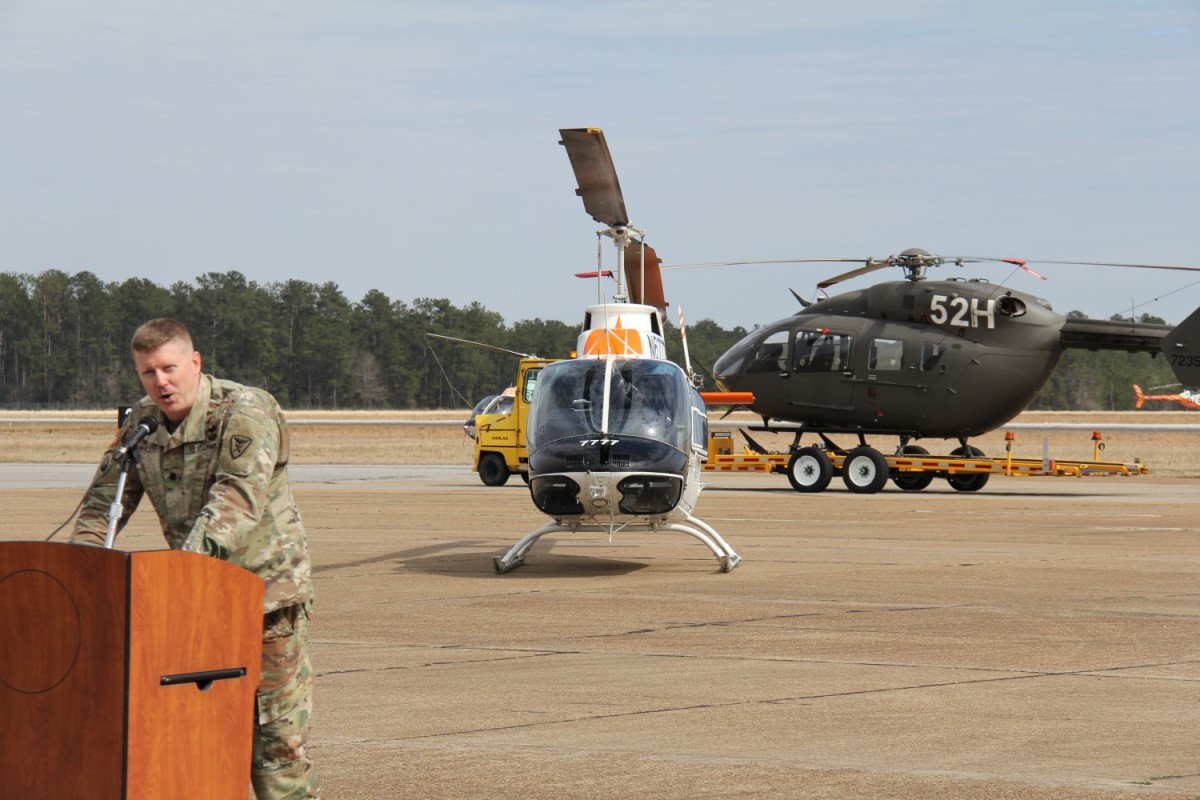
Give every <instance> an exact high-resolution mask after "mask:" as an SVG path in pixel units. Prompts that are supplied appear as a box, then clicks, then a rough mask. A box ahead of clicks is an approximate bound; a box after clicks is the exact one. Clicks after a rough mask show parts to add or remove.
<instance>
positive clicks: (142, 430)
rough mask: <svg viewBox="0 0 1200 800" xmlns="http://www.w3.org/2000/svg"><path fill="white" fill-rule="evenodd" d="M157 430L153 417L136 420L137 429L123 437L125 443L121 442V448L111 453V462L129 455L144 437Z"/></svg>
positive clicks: (156, 421)
mask: <svg viewBox="0 0 1200 800" xmlns="http://www.w3.org/2000/svg"><path fill="white" fill-rule="evenodd" d="M156 430H158V420H156V419H155V418H154V417H142V418H141V419H140V420H138V424H137V427H136V428H134V429H133V433H131V434H129V435H128V436H126V437H125V441H123V442H121V446H120V447H118V448H117V450H116V452H115V453H113V460H114V461H120V460H121V459H123V458H125V457H126V456H128V455H129V451H130V450H132V449H133V448H135V447H137V443H138V442H140V441H141V440H142V439H144V438H145V437H147V436H149V435H150V434H152V433H154V432H155V431H156Z"/></svg>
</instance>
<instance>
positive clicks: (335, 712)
mask: <svg viewBox="0 0 1200 800" xmlns="http://www.w3.org/2000/svg"><path fill="white" fill-rule="evenodd" d="M50 469H53V470H59V471H60V472H58V473H52V474H51V476H50V477H48V478H46V479H45V481H51V484H50V488H44V487H45V484H44V482H43V484H39V483H38V482H37V481H33V480H32V479H31V474H30V470H29V469H28V468H27V467H26V468H25V469H24V470H23V471H24V475H23V476H21V475H18V476H14V475H13V474H12V473H14V472H17V473H20V472H22V466H21V465H15V466H14V465H4V466H0V539H2V540H12V539H33V538H36V539H41V538H45V535H46V534H48V533H49V532H50V530H51V529H52V528H53V527H54V526H55V525H56V524H57V523H58V522H60V521H62V520H63V519H65V518H66V517H67V516H68V515H69V514H70V511H71V507H72V506H73V505H74V504H75V502H76V501H77V499H78V496H79V492H80V490H81V488H82V483H76V484H75V486H74V487H73V488H53V487H54V486H57V485H59V484H54V483H53V481H52V478H53V475H54V474H60V475H61V474H62V473H61V470H63V469H64V468H63V467H61V466H56V467H51V468H50ZM79 469H80V470H81V473H82V475H83V477H82V479H81V480H82V482H84V483H85V482H86V481H87V479H88V477H89V476H90V472H91V468H90V467H87V468H86V469H85V468H82V467H81V468H79ZM310 469H311V470H312V472H311V473H308V474H304V470H302V469H301V468H299V467H297V468H295V471H294V475H295V478H296V484H297V485H296V494H297V497H298V500H299V503H300V506H301V509H302V511H303V513H304V516H305V522H306V525H307V527H308V531H309V536H310V539H311V543H312V550H313V554H314V567H315V576H316V583H317V592H318V598H317V606H316V616H315V619H314V621H313V626H312V637H313V644H312V653H313V661H314V667H315V669H316V671H317V674H318V678H317V696H316V703H317V710H316V717H315V721H314V728H313V743H314V744H313V752H314V754H315V756H316V759H317V762H318V766H319V769H320V772H321V775H322V780H323V784H324V789H325V794H324V796H325V797H327V798H354V800H367V799H368V798H381V799H382V798H387V799H388V800H391V799H392V798H401V797H414V798H418V797H419V798H462V797H497V798H510V797H511V798H523V799H525V798H609V797H613V798H615V797H621V798H625V797H655V798H681V799H682V798H688V799H689V800H691V799H693V798H707V797H714V798H715V797H721V798H727V797H787V798H792V797H795V798H877V797H889V798H892V797H897V798H988V799H989V800H995V799H997V798H1029V799H1032V800H1043V799H1047V798H1081V799H1082V798H1116V797H1153V798H1196V797H1198V796H1200V742H1198V741H1197V731H1198V730H1200V641H1198V636H1197V634H1198V633H1200V625H1198V623H1200V603H1198V600H1200V586H1198V585H1197V574H1198V573H1200V547H1198V544H1200V539H1198V536H1200V529H1198V526H1200V522H1198V521H1197V520H1198V519H1200V514H1198V513H1197V512H1198V511H1200V509H1198V508H1197V506H1198V505H1200V493H1198V492H1197V490H1196V489H1197V487H1196V483H1195V481H1194V480H1182V479H1164V478H1156V477H1154V476H1153V475H1151V476H1144V477H1134V478H1084V479H1072V478H1024V479H1021V478H1003V477H994V478H993V479H992V480H991V482H990V483H989V484H988V486H987V487H986V488H985V489H984V490H983V491H982V492H980V493H978V494H960V493H956V492H953V491H952V490H950V489H949V487H948V486H947V485H946V484H945V482H944V481H936V482H935V483H934V485H933V486H932V487H930V489H928V490H926V491H924V492H920V493H917V494H906V493H902V492H899V491H897V490H895V489H894V488H893V487H891V486H889V488H888V489H887V490H886V491H884V492H882V493H880V494H878V495H871V496H862V495H854V494H850V493H849V492H847V491H846V490H845V489H844V488H842V487H841V485H840V483H839V482H837V481H835V483H834V485H833V486H832V487H831V489H830V490H829V491H827V492H825V493H822V494H819V495H801V494H797V493H796V492H793V491H792V490H791V489H790V487H789V486H788V484H787V481H786V479H785V478H783V477H782V476H753V475H709V476H706V479H707V480H709V481H711V485H710V486H709V488H708V489H706V490H705V492H704V493H703V494H702V495H701V499H700V506H699V514H698V515H699V516H700V517H701V518H703V519H705V520H706V521H707V522H709V523H710V524H712V525H713V526H714V527H715V528H716V529H717V530H718V531H720V532H721V534H722V535H723V536H724V537H725V538H726V540H728V541H729V543H730V544H731V545H733V547H734V548H735V549H737V550H738V552H739V553H740V554H741V555H742V556H743V558H744V560H743V562H742V563H741V565H740V566H739V567H738V568H737V569H735V570H734V571H733V572H730V573H727V574H725V573H721V572H720V571H719V568H718V564H717V562H716V560H715V559H714V558H713V557H712V556H711V555H710V554H709V552H708V550H707V549H706V548H705V547H704V546H702V545H701V544H700V543H699V542H697V541H695V540H694V539H692V538H690V537H688V536H685V535H682V534H675V533H665V534H652V533H645V532H622V533H618V534H617V535H616V536H614V537H613V539H612V541H611V542H610V541H609V540H608V538H607V536H604V535H600V534H594V533H589V534H578V535H574V536H568V535H558V536H553V537H551V536H548V537H546V538H544V539H543V540H542V541H541V542H539V543H538V544H537V545H535V546H534V548H533V550H532V551H531V553H530V555H529V558H528V560H527V562H526V564H525V565H524V566H522V567H520V568H518V569H517V570H515V571H513V572H511V573H509V574H506V575H497V574H496V573H495V572H494V570H493V567H492V562H491V557H492V556H493V555H498V554H501V553H503V552H504V551H505V550H506V549H507V548H508V547H509V546H511V545H512V544H513V543H514V542H516V541H517V539H519V538H520V537H521V536H522V535H524V534H525V533H527V532H528V531H530V530H533V529H534V528H535V527H537V526H538V525H540V524H541V523H542V521H543V518H542V517H541V516H540V515H539V514H538V513H537V512H536V510H535V509H534V508H533V506H532V504H531V503H530V501H529V497H528V492H527V491H526V489H525V487H524V485H523V484H522V483H521V482H520V481H518V480H515V479H514V480H513V481H512V482H511V483H510V485H508V486H505V487H500V488H488V487H484V486H482V485H481V484H480V483H479V482H478V479H477V477H476V476H475V475H473V474H472V473H470V472H468V471H466V470H465V469H461V468H453V467H450V468H447V467H429V468H421V467H369V468H367V467H364V468H325V469H326V471H325V472H321V469H320V468H317V467H312V468H310ZM22 481H24V482H22ZM118 545H119V546H122V547H125V548H127V549H131V550H133V549H155V548H158V547H161V536H160V534H159V533H158V531H157V523H156V521H155V519H154V516H153V514H152V512H151V511H150V510H149V509H144V510H142V511H139V513H138V514H137V515H136V516H135V518H134V520H133V522H132V523H131V525H130V527H129V529H128V530H127V531H126V532H125V533H124V534H123V535H122V537H121V539H119V540H118Z"/></svg>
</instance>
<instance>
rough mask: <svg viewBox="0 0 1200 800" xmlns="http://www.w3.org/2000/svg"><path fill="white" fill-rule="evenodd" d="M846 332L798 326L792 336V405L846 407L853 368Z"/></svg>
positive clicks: (851, 383)
mask: <svg viewBox="0 0 1200 800" xmlns="http://www.w3.org/2000/svg"><path fill="white" fill-rule="evenodd" d="M853 340H854V337H853V336H851V335H850V334H848V333H839V332H837V331H831V330H830V329H828V328H821V329H818V330H813V329H806V328H800V329H798V330H796V331H795V332H794V334H793V335H792V348H791V363H790V364H789V367H790V371H791V379H790V380H789V381H788V387H789V389H788V394H789V400H790V401H791V403H792V404H793V405H802V406H813V407H816V408H836V409H846V408H849V407H850V406H851V401H852V398H851V395H852V392H853V388H854V382H853V377H854V368H853V366H852V362H851V360H850V356H851V353H850V348H851V346H852V345H853Z"/></svg>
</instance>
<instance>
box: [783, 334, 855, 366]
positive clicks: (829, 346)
mask: <svg viewBox="0 0 1200 800" xmlns="http://www.w3.org/2000/svg"><path fill="white" fill-rule="evenodd" d="M792 354H793V355H792V359H793V360H792V368H793V369H794V370H795V371H796V372H841V371H843V370H847V369H849V368H850V337H849V336H847V335H846V334H841V333H830V332H829V331H824V330H822V331H796V344H795V347H794V348H793V349H792Z"/></svg>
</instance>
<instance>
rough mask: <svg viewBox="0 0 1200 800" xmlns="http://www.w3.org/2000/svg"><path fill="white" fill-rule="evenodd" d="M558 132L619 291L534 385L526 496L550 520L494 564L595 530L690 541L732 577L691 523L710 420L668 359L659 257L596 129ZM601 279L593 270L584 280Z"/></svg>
mask: <svg viewBox="0 0 1200 800" xmlns="http://www.w3.org/2000/svg"><path fill="white" fill-rule="evenodd" d="M559 133H560V134H561V135H562V141H561V142H560V144H562V145H563V146H564V147H566V149H567V155H568V157H569V158H570V160H571V167H572V169H573V170H574V172H575V178H576V181H577V183H578V184H579V187H578V189H577V190H576V194H578V195H579V196H580V197H581V198H582V199H583V205H584V209H585V210H586V211H587V212H588V213H589V214H591V216H592V218H593V219H594V220H596V221H597V222H599V223H601V224H603V225H605V226H607V227H606V228H605V229H603V230H601V231H599V232H598V235H600V236H606V237H609V238H611V239H612V240H613V243H614V244H615V245H616V248H617V269H616V270H615V275H613V277H615V278H616V281H617V289H616V292H615V295H614V298H613V302H611V303H600V304H598V305H594V306H590V307H589V308H587V310H586V312H585V314H584V322H583V331H582V333H581V334H580V335H579V340H578V343H577V347H576V357H575V358H572V359H568V360H564V361H557V362H554V363H552V364H549V365H548V366H546V368H545V369H543V370H542V372H541V374H540V375H539V376H538V381H537V388H536V389H535V391H534V393H533V398H532V401H531V404H530V409H529V422H528V431H527V442H528V451H529V492H530V495H531V496H532V498H533V503H534V505H535V506H537V508H538V510H540V511H541V512H542V513H544V514H546V515H547V516H548V517H550V521H548V522H546V523H545V524H544V525H542V526H541V527H540V528H538V529H537V530H535V531H533V532H532V533H529V534H527V535H526V536H525V537H523V538H522V539H521V540H520V541H518V542H517V543H516V544H515V545H513V547H512V548H511V549H509V550H508V552H507V553H505V554H504V555H503V556H495V557H494V558H493V561H494V563H495V567H496V571H497V572H501V573H503V572H508V571H509V570H511V569H514V568H516V567H519V566H520V565H521V564H523V563H524V562H525V557H526V555H527V554H528V553H529V549H530V548H531V547H532V546H533V545H534V543H536V542H537V541H538V540H539V539H540V538H542V537H543V536H545V535H547V534H551V533H578V532H601V533H607V534H608V535H609V538H610V539H611V538H612V537H613V536H615V535H616V534H618V533H620V532H623V531H627V530H650V531H656V532H661V531H675V532H678V533H685V534H688V535H689V536H693V537H695V538H696V539H699V540H700V541H701V542H703V543H704V544H705V545H706V546H707V547H708V549H709V550H710V551H711V552H712V554H713V555H714V556H715V557H716V558H717V560H718V561H719V563H720V566H721V571H722V572H729V571H730V570H732V569H733V568H734V567H736V566H737V565H738V562H739V561H741V556H739V555H738V554H737V553H736V552H734V550H733V548H732V547H730V546H729V544H728V543H727V542H726V541H725V540H724V539H723V538H721V535H720V534H719V533H717V531H716V530H715V529H714V528H713V527H712V526H710V525H708V524H707V523H705V522H703V521H702V520H700V519H698V518H697V517H696V516H695V515H694V514H693V512H694V511H695V508H696V501H697V498H698V497H699V494H700V490H701V488H702V484H701V481H700V476H701V474H702V473H701V469H702V464H703V461H704V459H705V457H706V456H707V448H708V416H707V413H706V411H705V399H704V398H703V397H702V396H701V394H700V392H699V391H697V389H696V388H695V385H694V384H695V381H694V380H693V379H692V377H691V375H690V374H689V373H690V369H689V370H686V371H685V369H684V368H683V367H681V366H679V365H678V364H676V363H675V362H673V361H669V360H667V356H666V344H665V342H664V340H663V323H662V313H663V311H664V309H665V308H666V302H665V301H664V300H663V299H662V283H661V279H660V277H659V272H658V268H659V263H660V262H659V259H658V257H657V256H656V255H655V253H654V250H653V248H651V247H649V246H648V245H646V244H645V241H644V238H643V237H644V232H643V231H641V230H638V229H637V228H634V227H633V226H632V225H630V222H629V216H628V214H627V213H626V211H625V201H624V199H623V198H622V196H621V187H620V184H619V183H618V182H617V175H616V170H615V168H614V167H613V163H612V157H611V155H610V154H609V151H608V145H607V144H606V143H605V141H604V133H603V131H601V130H600V129H598V128H577V129H564V130H560V131H559ZM609 274H610V273H608V272H603V271H602V270H599V269H598V270H597V272H596V273H589V274H587V275H585V276H584V277H590V276H593V275H594V276H595V277H597V278H598V279H600V278H602V277H604V276H607V275H609ZM627 287H628V290H627ZM630 295H632V301H631V297H630ZM681 327H682V320H681ZM686 341H687V340H686V338H685V339H684V354H685V357H684V360H685V362H687V355H686V353H687V345H686ZM714 399H716V398H714Z"/></svg>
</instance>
